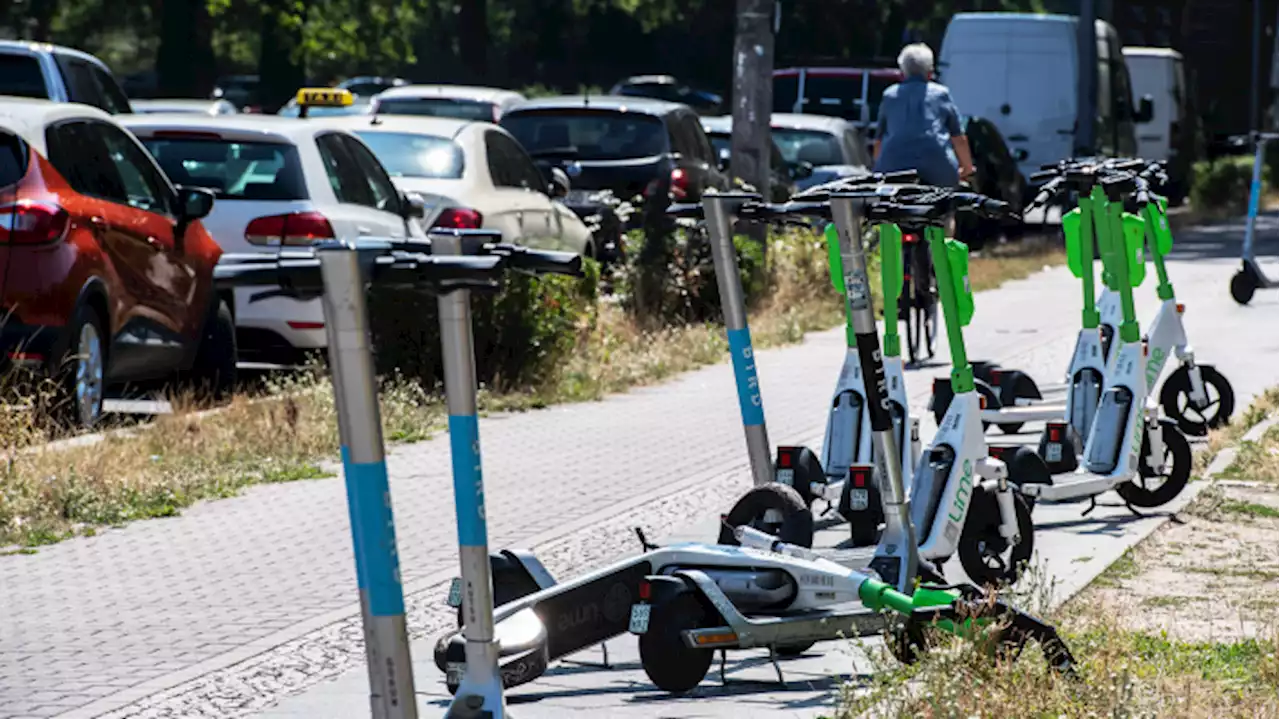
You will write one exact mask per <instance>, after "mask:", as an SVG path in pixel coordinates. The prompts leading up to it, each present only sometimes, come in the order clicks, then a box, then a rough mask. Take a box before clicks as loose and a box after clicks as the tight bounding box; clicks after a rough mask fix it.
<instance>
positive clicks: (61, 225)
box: [0, 200, 71, 245]
mask: <svg viewBox="0 0 1280 719" xmlns="http://www.w3.org/2000/svg"><path fill="white" fill-rule="evenodd" d="M70 224H71V217H70V216H69V215H68V214H67V211H66V210H64V209H62V208H61V207H59V206H58V205H55V204H53V203H52V202H37V201H35V200H18V201H17V202H15V203H13V204H12V205H0V243H4V244H11V245H44V244H48V243H50V242H57V241H59V240H61V239H62V238H63V237H66V235H67V227H68V226H69V225H70Z"/></svg>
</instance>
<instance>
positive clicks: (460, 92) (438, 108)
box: [371, 85, 524, 122]
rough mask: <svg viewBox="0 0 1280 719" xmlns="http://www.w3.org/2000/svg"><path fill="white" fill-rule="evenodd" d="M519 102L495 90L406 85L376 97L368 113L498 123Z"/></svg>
mask: <svg viewBox="0 0 1280 719" xmlns="http://www.w3.org/2000/svg"><path fill="white" fill-rule="evenodd" d="M521 102H524V95H521V94H520V93H518V92H512V91H511V90H502V89H499V88H495V87H467V86H464V85H405V86H403V87H396V88H393V89H391V90H387V91H386V92H382V93H379V94H378V95H376V96H375V97H374V98H373V100H372V104H373V107H372V109H371V112H373V113H374V114H377V115H422V116H427V117H454V118H457V119H459V120H481V121H484V122H497V121H498V120H500V119H502V113H504V112H506V111H507V110H509V109H511V108H512V107H514V106H515V105H517V104H518V103H521Z"/></svg>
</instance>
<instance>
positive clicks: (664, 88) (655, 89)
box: [609, 75, 724, 115]
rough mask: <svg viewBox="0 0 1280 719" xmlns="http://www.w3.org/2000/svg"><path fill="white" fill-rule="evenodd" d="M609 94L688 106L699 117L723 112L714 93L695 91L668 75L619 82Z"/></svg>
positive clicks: (638, 77) (648, 76)
mask: <svg viewBox="0 0 1280 719" xmlns="http://www.w3.org/2000/svg"><path fill="white" fill-rule="evenodd" d="M609 94H610V95H619V96H624V97H651V98H653V99H655V100H666V101H667V102H678V103H681V104H684V105H688V106H689V107H691V108H693V110H694V112H697V113H698V114H700V115H716V114H719V113H721V112H724V99H723V98H722V97H720V96H719V95H717V94H716V93H714V92H708V91H706V90H696V89H694V88H692V87H689V86H688V85H686V84H684V83H682V82H680V81H679V80H677V79H675V78H674V77H672V76H670V75H636V76H634V77H629V78H627V79H625V80H619V81H618V83H617V84H615V85H614V86H613V88H612V89H610V90H609Z"/></svg>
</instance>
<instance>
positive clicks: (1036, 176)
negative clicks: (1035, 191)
mask: <svg viewBox="0 0 1280 719" xmlns="http://www.w3.org/2000/svg"><path fill="white" fill-rule="evenodd" d="M1057 176H1058V171H1057V169H1056V168H1055V169H1053V170H1041V171H1040V172H1033V173H1031V177H1029V178H1027V179H1028V181H1030V182H1040V181H1041V180H1052V179H1053V178H1055V177H1057Z"/></svg>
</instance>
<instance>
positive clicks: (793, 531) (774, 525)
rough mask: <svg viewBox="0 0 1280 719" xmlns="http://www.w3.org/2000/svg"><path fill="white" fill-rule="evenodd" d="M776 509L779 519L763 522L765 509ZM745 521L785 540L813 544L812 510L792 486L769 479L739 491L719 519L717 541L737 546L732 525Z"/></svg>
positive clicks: (735, 525)
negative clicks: (743, 492)
mask: <svg viewBox="0 0 1280 719" xmlns="http://www.w3.org/2000/svg"><path fill="white" fill-rule="evenodd" d="M769 510H774V511H775V512H777V514H778V516H779V518H780V521H778V522H767V521H766V513H767V512H768V511H769ZM744 524H745V525H747V526H749V527H752V528H754V529H759V530H760V531H762V532H768V533H769V534H772V535H774V536H776V537H777V538H778V539H780V540H782V541H784V542H786V543H787V544H795V545H799V546H801V547H812V546H813V513H812V512H810V511H809V507H808V506H806V505H805V503H804V500H803V499H801V498H800V494H799V493H798V492H796V490H794V489H792V488H791V487H788V486H787V485H785V484H777V483H774V482H770V483H769V484H762V485H760V486H759V487H752V488H751V490H750V491H748V492H747V493H746V494H744V495H742V499H739V500H738V502H737V504H735V505H733V509H730V510H729V513H728V514H727V515H725V517H724V519H723V520H722V521H721V523H720V538H719V540H717V541H718V542H719V543H720V544H727V545H729V546H737V545H738V540H737V539H736V538H734V536H733V528H734V527H741V526H743V525H744Z"/></svg>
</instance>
